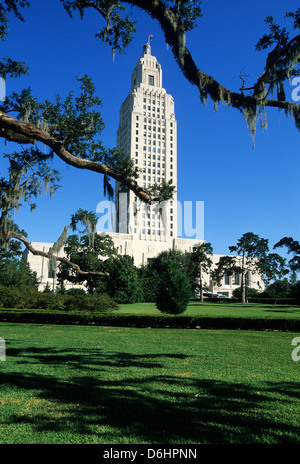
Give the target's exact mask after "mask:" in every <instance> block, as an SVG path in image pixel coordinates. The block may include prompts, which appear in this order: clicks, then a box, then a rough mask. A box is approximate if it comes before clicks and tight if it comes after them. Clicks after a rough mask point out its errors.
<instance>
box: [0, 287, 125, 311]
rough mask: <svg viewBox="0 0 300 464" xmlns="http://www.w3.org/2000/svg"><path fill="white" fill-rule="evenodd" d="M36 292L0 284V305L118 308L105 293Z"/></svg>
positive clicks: (52, 308) (33, 307) (88, 309)
mask: <svg viewBox="0 0 300 464" xmlns="http://www.w3.org/2000/svg"><path fill="white" fill-rule="evenodd" d="M77 293H78V292H75V294H74V292H73V294H72V293H71V294H68V293H65V294H57V293H53V292H38V291H37V290H36V289H34V288H30V287H5V286H2V285H0V307H2V308H16V309H43V310H47V311H88V312H92V311H100V312H102V311H110V310H116V309H118V308H119V306H118V304H117V303H116V302H115V301H114V300H113V299H112V298H111V297H110V296H109V295H107V294H98V293H95V294H93V295H88V294H86V293H85V292H83V293H80V294H77Z"/></svg>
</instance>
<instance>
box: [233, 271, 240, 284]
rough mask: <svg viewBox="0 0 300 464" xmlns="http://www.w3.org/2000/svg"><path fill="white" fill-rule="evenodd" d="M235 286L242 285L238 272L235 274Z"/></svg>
mask: <svg viewBox="0 0 300 464" xmlns="http://www.w3.org/2000/svg"><path fill="white" fill-rule="evenodd" d="M234 284H235V285H239V284H240V275H239V273H238V272H236V273H235V274H234Z"/></svg>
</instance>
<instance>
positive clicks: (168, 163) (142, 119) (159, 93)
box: [116, 43, 177, 241]
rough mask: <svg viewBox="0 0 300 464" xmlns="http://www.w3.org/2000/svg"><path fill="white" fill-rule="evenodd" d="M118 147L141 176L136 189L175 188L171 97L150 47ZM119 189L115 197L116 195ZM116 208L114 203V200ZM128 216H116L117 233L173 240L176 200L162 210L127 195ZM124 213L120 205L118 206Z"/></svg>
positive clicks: (124, 108) (134, 80) (123, 115)
mask: <svg viewBox="0 0 300 464" xmlns="http://www.w3.org/2000/svg"><path fill="white" fill-rule="evenodd" d="M117 147H118V148H119V149H120V150H121V151H122V152H123V153H125V154H127V155H128V156H129V157H130V158H131V159H132V161H133V163H134V166H136V167H138V168H139V170H140V176H139V178H138V183H139V184H140V185H141V186H143V187H145V188H146V189H147V187H150V186H151V185H154V184H155V183H157V184H160V183H161V182H162V180H165V181H166V182H169V181H170V180H172V183H173V185H175V186H176V183H177V122H176V119H175V112H174V100H173V97H172V96H171V95H169V94H167V92H166V90H165V89H164V88H163V87H162V69H161V65H160V64H159V63H158V61H157V59H156V58H155V57H154V56H152V55H151V47H150V44H149V43H147V44H146V45H144V47H143V53H142V55H141V57H140V59H139V60H138V62H137V64H136V66H135V68H134V70H133V73H132V77H131V91H130V93H129V95H128V96H127V98H126V99H125V101H124V102H123V103H122V105H121V109H120V119H119V128H118V133H117ZM118 187H119V186H118V184H117V185H116V192H118ZM116 200H117V201H116V203H117V207H118V199H116ZM127 201H128V210H127V211H128V214H126V213H125V214H124V211H123V214H122V211H121V212H120V214H119V215H118V216H119V217H123V221H122V220H121V221H118V220H117V232H124V233H129V234H134V235H135V234H137V235H138V236H139V238H140V239H141V240H158V241H159V240H161V241H163V240H166V239H167V238H176V237H177V196H176V192H175V194H174V196H173V200H171V201H168V202H166V204H165V205H164V214H163V215H162V214H160V213H159V212H158V209H159V208H158V206H161V205H154V206H151V207H149V206H147V205H144V204H141V202H140V201H139V200H138V199H137V198H136V196H135V195H134V194H133V192H131V191H130V192H127ZM122 207H123V210H124V203H123V206H122Z"/></svg>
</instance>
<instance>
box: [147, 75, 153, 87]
mask: <svg viewBox="0 0 300 464" xmlns="http://www.w3.org/2000/svg"><path fill="white" fill-rule="evenodd" d="M148 77H149V79H148V84H149V85H154V76H148Z"/></svg>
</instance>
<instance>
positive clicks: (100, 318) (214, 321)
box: [0, 309, 300, 332]
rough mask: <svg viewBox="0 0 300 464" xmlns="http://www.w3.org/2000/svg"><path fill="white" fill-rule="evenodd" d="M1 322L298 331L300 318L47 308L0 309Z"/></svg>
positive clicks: (299, 329) (299, 330)
mask: <svg viewBox="0 0 300 464" xmlns="http://www.w3.org/2000/svg"><path fill="white" fill-rule="evenodd" d="M0 321H1V322H26V323H38V324H81V325H102V326H103V325H107V326H115V327H118V326H119V327H140V328H174V329H219V330H220V329H229V330H271V331H273V330H274V331H281V332H300V319H270V318H246V317H245V318H242V317H192V316H181V315H178V316H171V315H157V316H145V315H121V314H118V313H114V312H111V313H102V314H99V313H97V312H83V311H77V312H75V311H70V312H65V311H46V310H16V309H6V310H5V309H2V310H0Z"/></svg>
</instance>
